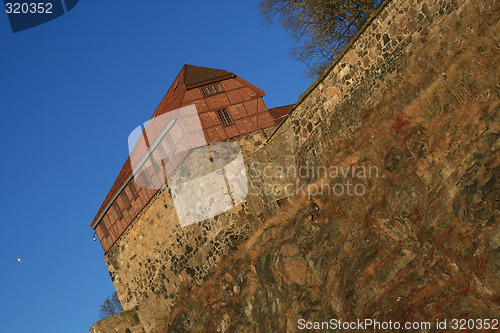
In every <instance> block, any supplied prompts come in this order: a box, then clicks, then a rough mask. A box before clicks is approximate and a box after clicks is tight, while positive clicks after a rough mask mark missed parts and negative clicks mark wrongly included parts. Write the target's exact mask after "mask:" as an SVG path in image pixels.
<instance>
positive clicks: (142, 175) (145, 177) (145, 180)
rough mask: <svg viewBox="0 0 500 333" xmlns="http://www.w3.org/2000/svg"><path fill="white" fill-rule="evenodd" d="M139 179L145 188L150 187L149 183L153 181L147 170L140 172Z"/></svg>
mask: <svg viewBox="0 0 500 333" xmlns="http://www.w3.org/2000/svg"><path fill="white" fill-rule="evenodd" d="M139 180H140V181H141V187H144V188H146V187H148V186H149V184H150V183H151V180H150V179H149V176H148V174H147V173H146V170H144V171H141V173H139Z"/></svg>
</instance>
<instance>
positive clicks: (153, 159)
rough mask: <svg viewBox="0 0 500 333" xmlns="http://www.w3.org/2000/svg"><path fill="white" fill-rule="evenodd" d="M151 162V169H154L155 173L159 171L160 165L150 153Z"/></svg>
mask: <svg viewBox="0 0 500 333" xmlns="http://www.w3.org/2000/svg"><path fill="white" fill-rule="evenodd" d="M151 164H152V165H153V169H154V171H155V173H157V172H160V166H159V165H158V163H157V162H156V159H155V157H154V156H153V155H151Z"/></svg>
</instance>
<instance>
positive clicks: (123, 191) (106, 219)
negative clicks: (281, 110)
mask: <svg viewBox="0 0 500 333" xmlns="http://www.w3.org/2000/svg"><path fill="white" fill-rule="evenodd" d="M263 96H264V92H263V91H262V90H260V89H259V88H257V87H255V86H253V85H252V84H250V83H248V82H246V81H245V80H243V79H241V78H240V77H237V76H236V75H235V74H233V73H231V72H228V71H223V70H218V69H212V68H205V67H199V66H191V65H184V67H183V68H182V70H181V71H180V72H179V74H178V75H177V78H176V79H175V81H174V82H173V83H172V86H171V87H170V89H169V90H168V92H167V93H166V95H165V97H164V98H163V100H162V101H161V102H160V105H159V106H158V107H157V109H156V111H155V112H154V113H153V116H152V118H154V117H156V116H159V115H161V114H164V113H166V112H169V111H172V110H175V109H178V108H181V107H184V106H188V105H192V104H195V105H196V108H197V111H198V114H199V117H200V121H201V124H202V128H203V132H204V134H205V138H206V141H207V142H209V143H211V142H218V141H224V140H227V139H230V138H233V137H237V136H240V135H243V134H247V133H251V132H255V131H258V130H261V129H265V128H268V127H271V126H274V125H275V119H273V117H272V116H271V114H270V112H269V110H268V109H267V107H266V105H265V103H264V101H263V99H262V97H263ZM156 192H157V190H151V189H144V188H141V187H139V186H137V184H136V183H135V181H134V178H133V177H132V168H131V164H130V161H129V160H127V161H126V162H125V165H124V166H123V168H122V170H121V171H120V173H119V175H118V177H117V179H116V181H115V183H114V184H113V186H112V188H111V190H110V192H109V193H108V195H107V196H106V198H105V200H104V202H103V204H102V205H101V207H100V209H99V211H98V212H97V215H96V216H95V218H94V220H93V222H92V224H91V226H92V228H93V229H95V231H96V234H97V236H98V238H99V240H100V242H101V244H102V247H103V249H104V251H105V252H107V251H108V250H109V249H110V248H111V246H113V244H114V243H115V242H116V240H117V239H118V238H119V237H120V236H121V235H122V233H123V232H124V231H125V230H126V228H127V227H128V226H129V225H130V223H131V222H132V221H133V220H134V219H135V217H136V216H137V215H138V214H139V213H140V212H141V211H142V209H143V208H144V207H145V206H146V205H147V203H148V202H149V201H150V200H151V198H152V197H153V196H154V195H155V194H156Z"/></svg>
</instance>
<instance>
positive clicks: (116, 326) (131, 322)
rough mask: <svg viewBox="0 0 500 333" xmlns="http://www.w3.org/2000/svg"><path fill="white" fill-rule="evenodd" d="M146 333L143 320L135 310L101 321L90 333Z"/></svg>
mask: <svg viewBox="0 0 500 333" xmlns="http://www.w3.org/2000/svg"><path fill="white" fill-rule="evenodd" d="M108 332H113V333H144V328H143V327H142V324H141V320H140V319H139V315H138V313H137V311H136V310H135V309H132V310H128V311H123V312H120V313H118V314H116V315H114V316H111V317H108V318H106V319H103V320H100V321H98V322H97V323H95V324H94V325H92V328H91V329H90V333H108Z"/></svg>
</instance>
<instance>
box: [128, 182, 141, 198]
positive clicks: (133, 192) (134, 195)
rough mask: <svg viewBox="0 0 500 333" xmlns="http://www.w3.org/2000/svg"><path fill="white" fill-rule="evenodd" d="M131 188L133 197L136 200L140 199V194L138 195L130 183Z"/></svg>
mask: <svg viewBox="0 0 500 333" xmlns="http://www.w3.org/2000/svg"><path fill="white" fill-rule="evenodd" d="M129 188H130V192H132V196H133V197H134V199H136V198H138V197H139V194H138V193H137V190H136V189H135V186H134V184H132V183H130V185H129Z"/></svg>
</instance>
